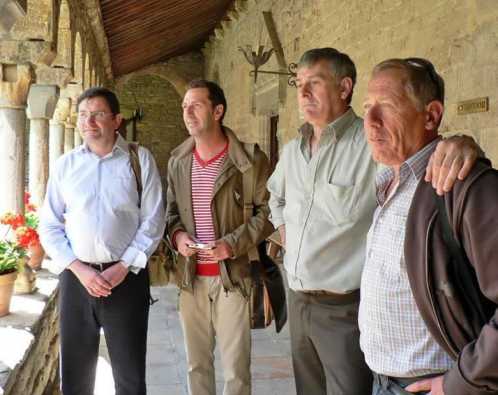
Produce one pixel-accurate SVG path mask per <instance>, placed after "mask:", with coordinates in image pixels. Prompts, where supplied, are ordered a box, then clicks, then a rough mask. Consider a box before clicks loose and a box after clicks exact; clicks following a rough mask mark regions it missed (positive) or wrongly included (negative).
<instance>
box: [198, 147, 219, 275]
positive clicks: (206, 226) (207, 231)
mask: <svg viewBox="0 0 498 395" xmlns="http://www.w3.org/2000/svg"><path fill="white" fill-rule="evenodd" d="M227 152H228V143H227V145H226V146H225V148H224V149H223V150H222V151H221V152H220V153H219V154H217V155H216V156H214V157H213V158H211V159H209V160H208V161H203V160H202V159H201V158H200V156H199V154H198V152H197V151H196V150H195V148H194V151H193V161H192V174H191V177H192V209H193V213H194V223H195V238H196V239H197V242H199V243H203V244H213V243H214V242H215V241H216V234H215V230H214V224H213V217H212V213H211V199H212V197H213V188H214V183H215V181H216V177H218V174H219V172H220V169H221V167H222V166H223V163H224V161H225V158H226V156H227ZM213 263H214V262H213V261H212V259H211V258H209V256H208V255H207V254H206V252H205V251H202V250H199V251H198V252H197V264H198V265H203V264H213ZM199 269H200V268H199ZM199 269H198V270H197V273H198V274H201V273H203V272H202V269H201V270H199ZM210 273H211V274H219V271H218V270H216V272H213V271H211V272H210Z"/></svg>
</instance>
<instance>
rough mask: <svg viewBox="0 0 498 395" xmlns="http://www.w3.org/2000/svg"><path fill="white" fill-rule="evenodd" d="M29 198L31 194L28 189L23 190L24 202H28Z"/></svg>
mask: <svg viewBox="0 0 498 395" xmlns="http://www.w3.org/2000/svg"><path fill="white" fill-rule="evenodd" d="M29 199H31V194H30V193H29V192H28V191H25V192H24V204H26V205H27V204H29Z"/></svg>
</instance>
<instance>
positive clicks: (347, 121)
mask: <svg viewBox="0 0 498 395" xmlns="http://www.w3.org/2000/svg"><path fill="white" fill-rule="evenodd" d="M356 118H357V117H356V114H355V112H354V110H353V109H352V108H351V107H349V109H348V110H347V111H346V112H345V113H344V114H342V115H341V116H340V117H339V118H337V119H335V120H334V121H332V122H331V123H329V124H328V125H327V126H326V127H325V129H324V130H323V133H322V136H330V137H333V138H334V139H335V140H336V141H337V140H339V139H340V138H341V137H342V136H343V135H344V133H345V132H346V130H348V128H349V127H350V126H351V124H352V123H353V121H354V120H355V119H356ZM299 132H300V133H301V135H302V136H303V138H304V140H306V141H308V140H309V139H310V137H311V135H312V134H313V126H311V125H310V124H309V123H308V122H306V123H305V124H303V125H302V126H301V127H300V128H299Z"/></svg>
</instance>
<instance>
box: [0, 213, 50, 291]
mask: <svg viewBox="0 0 498 395" xmlns="http://www.w3.org/2000/svg"><path fill="white" fill-rule="evenodd" d="M0 223H1V224H2V225H6V226H7V231H6V232H5V234H4V236H3V238H2V239H0V243H1V246H2V247H1V250H0V262H2V265H3V266H4V268H5V272H6V274H11V273H12V272H14V271H15V272H16V274H17V279H16V282H15V284H14V292H15V293H31V292H33V291H34V289H35V275H34V273H33V272H32V270H31V269H30V268H29V267H28V266H26V265H25V262H26V257H27V251H28V249H29V247H30V246H31V245H33V244H36V243H40V240H39V237H38V232H37V231H36V230H35V229H33V228H31V227H29V226H27V224H26V218H25V216H24V215H22V214H13V213H7V214H5V215H3V216H2V217H1V218H0ZM0 272H1V270H0ZM12 277H14V276H13V275H11V276H9V279H11V278H12Z"/></svg>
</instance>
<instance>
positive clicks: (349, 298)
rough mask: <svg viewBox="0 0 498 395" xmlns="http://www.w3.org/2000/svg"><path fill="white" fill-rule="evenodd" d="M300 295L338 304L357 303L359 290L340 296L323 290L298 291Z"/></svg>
mask: <svg viewBox="0 0 498 395" xmlns="http://www.w3.org/2000/svg"><path fill="white" fill-rule="evenodd" d="M298 292H300V293H301V294H305V295H309V296H315V297H324V298H328V299H333V300H336V301H338V302H343V303H352V302H357V301H358V300H360V290H359V289H357V290H355V291H352V292H348V293H345V294H340V293H336V292H330V291H325V290H314V291H298Z"/></svg>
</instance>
